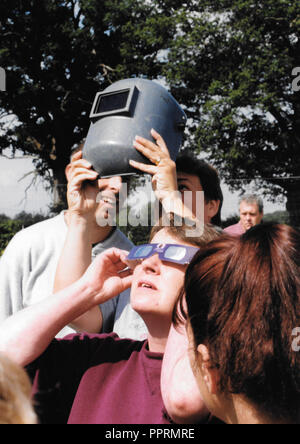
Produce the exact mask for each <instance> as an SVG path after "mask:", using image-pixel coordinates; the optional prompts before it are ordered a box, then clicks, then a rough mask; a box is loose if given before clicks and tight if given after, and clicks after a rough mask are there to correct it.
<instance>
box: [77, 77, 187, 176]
mask: <svg viewBox="0 0 300 444" xmlns="http://www.w3.org/2000/svg"><path fill="white" fill-rule="evenodd" d="M90 119H91V125H90V128H89V132H88V135H87V138H86V142H85V145H84V149H83V157H84V158H85V159H87V160H88V161H89V162H90V163H91V164H92V165H93V168H94V170H95V171H97V172H98V173H99V175H100V177H109V176H125V175H132V174H139V171H138V170H136V169H134V168H132V167H131V166H130V165H129V160H130V159H132V160H136V161H138V162H143V163H146V164H150V163H151V162H150V161H149V160H148V159H146V158H145V157H144V156H143V155H141V154H140V153H139V152H138V151H137V150H136V149H135V148H134V147H133V141H134V139H135V136H142V137H144V138H146V139H149V140H153V138H152V136H151V133H150V131H151V129H152V128H154V129H155V130H156V131H157V132H158V133H160V135H161V136H162V137H163V138H164V140H165V142H166V144H167V146H168V148H169V151H170V156H171V158H172V159H173V160H175V159H176V156H177V154H178V151H179V148H180V145H181V143H182V139H183V133H184V129H185V125H186V120H187V118H186V115H185V113H184V112H183V110H182V108H181V107H180V106H179V104H178V103H177V102H176V100H175V99H174V98H173V97H172V96H171V95H170V94H169V92H168V91H167V90H166V89H165V88H164V87H162V86H161V85H159V84H158V83H156V82H154V81H151V80H145V79H139V78H133V79H127V80H121V81H119V82H116V83H114V84H112V85H110V86H109V87H108V88H107V89H105V90H104V91H103V92H99V93H97V95H96V97H95V100H94V104H93V107H92V111H91V114H90Z"/></svg>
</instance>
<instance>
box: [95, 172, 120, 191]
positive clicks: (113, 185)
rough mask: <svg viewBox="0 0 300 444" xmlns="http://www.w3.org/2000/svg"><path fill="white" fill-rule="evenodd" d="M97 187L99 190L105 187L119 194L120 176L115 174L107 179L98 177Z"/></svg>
mask: <svg viewBox="0 0 300 444" xmlns="http://www.w3.org/2000/svg"><path fill="white" fill-rule="evenodd" d="M98 187H99V190H100V191H104V190H105V189H106V190H108V191H110V192H112V193H114V194H119V193H120V191H121V188H122V178H121V177H120V176H115V177H109V178H107V179H100V180H99V181H98Z"/></svg>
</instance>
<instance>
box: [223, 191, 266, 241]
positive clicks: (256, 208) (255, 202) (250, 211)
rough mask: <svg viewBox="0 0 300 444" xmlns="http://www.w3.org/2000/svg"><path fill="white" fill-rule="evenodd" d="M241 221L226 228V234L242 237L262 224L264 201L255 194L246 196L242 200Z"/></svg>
mask: <svg viewBox="0 0 300 444" xmlns="http://www.w3.org/2000/svg"><path fill="white" fill-rule="evenodd" d="M239 210H240V220H239V222H238V223H237V224H235V225H230V226H229V227H227V228H225V229H224V231H225V233H228V234H230V235H232V236H241V235H242V234H244V233H245V232H246V231H248V230H249V229H250V228H252V227H254V226H255V225H258V224H260V223H261V222H262V219H263V216H264V204H263V201H262V199H261V198H260V197H259V196H256V195H255V194H246V195H244V196H243V197H242V198H241V199H240V204H239Z"/></svg>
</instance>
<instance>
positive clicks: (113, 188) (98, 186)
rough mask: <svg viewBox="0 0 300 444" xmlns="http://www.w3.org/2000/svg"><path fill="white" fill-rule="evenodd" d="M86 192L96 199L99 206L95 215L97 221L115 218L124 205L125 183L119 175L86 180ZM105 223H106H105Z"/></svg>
mask: <svg viewBox="0 0 300 444" xmlns="http://www.w3.org/2000/svg"><path fill="white" fill-rule="evenodd" d="M84 187H85V193H86V194H87V195H89V196H91V199H95V200H96V202H97V204H98V205H97V207H96V211H95V217H96V220H97V221H104V222H105V221H107V222H109V221H110V220H112V219H114V217H115V216H116V215H117V214H118V212H119V209H120V207H121V205H122V198H123V197H124V196H123V191H124V184H123V183H122V178H121V177H119V176H115V177H109V178H106V179H99V180H95V181H93V182H86V183H85V185H84ZM104 225H105V223H104Z"/></svg>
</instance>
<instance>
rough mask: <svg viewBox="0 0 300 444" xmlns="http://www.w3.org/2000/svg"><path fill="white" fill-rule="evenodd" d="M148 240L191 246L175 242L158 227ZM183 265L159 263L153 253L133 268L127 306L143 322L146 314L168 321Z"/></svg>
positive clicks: (176, 296)
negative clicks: (129, 298)
mask: <svg viewBox="0 0 300 444" xmlns="http://www.w3.org/2000/svg"><path fill="white" fill-rule="evenodd" d="M151 243H156V244H160V243H163V244H180V245H187V246H194V245H192V244H188V243H184V242H182V241H179V240H178V239H176V238H175V237H173V236H172V235H170V234H169V233H168V231H167V229H162V230H160V231H159V232H158V233H156V235H155V236H154V237H153V239H152V242H151ZM185 270H186V265H178V264H174V263H171V262H163V261H161V260H160V258H159V257H158V254H154V255H153V256H150V257H149V258H147V259H144V260H142V261H141V263H140V264H139V265H138V266H137V267H136V268H135V270H134V279H133V284H132V287H131V306H132V308H133V309H134V310H135V311H137V312H138V313H139V314H140V315H141V316H142V317H143V319H144V320H145V321H147V319H148V318H149V317H152V316H155V318H159V319H161V320H162V319H164V320H166V321H167V322H171V319H172V313H173V308H174V305H175V303H176V301H177V298H178V295H179V292H180V290H181V288H182V286H183V282H184V276H185Z"/></svg>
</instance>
